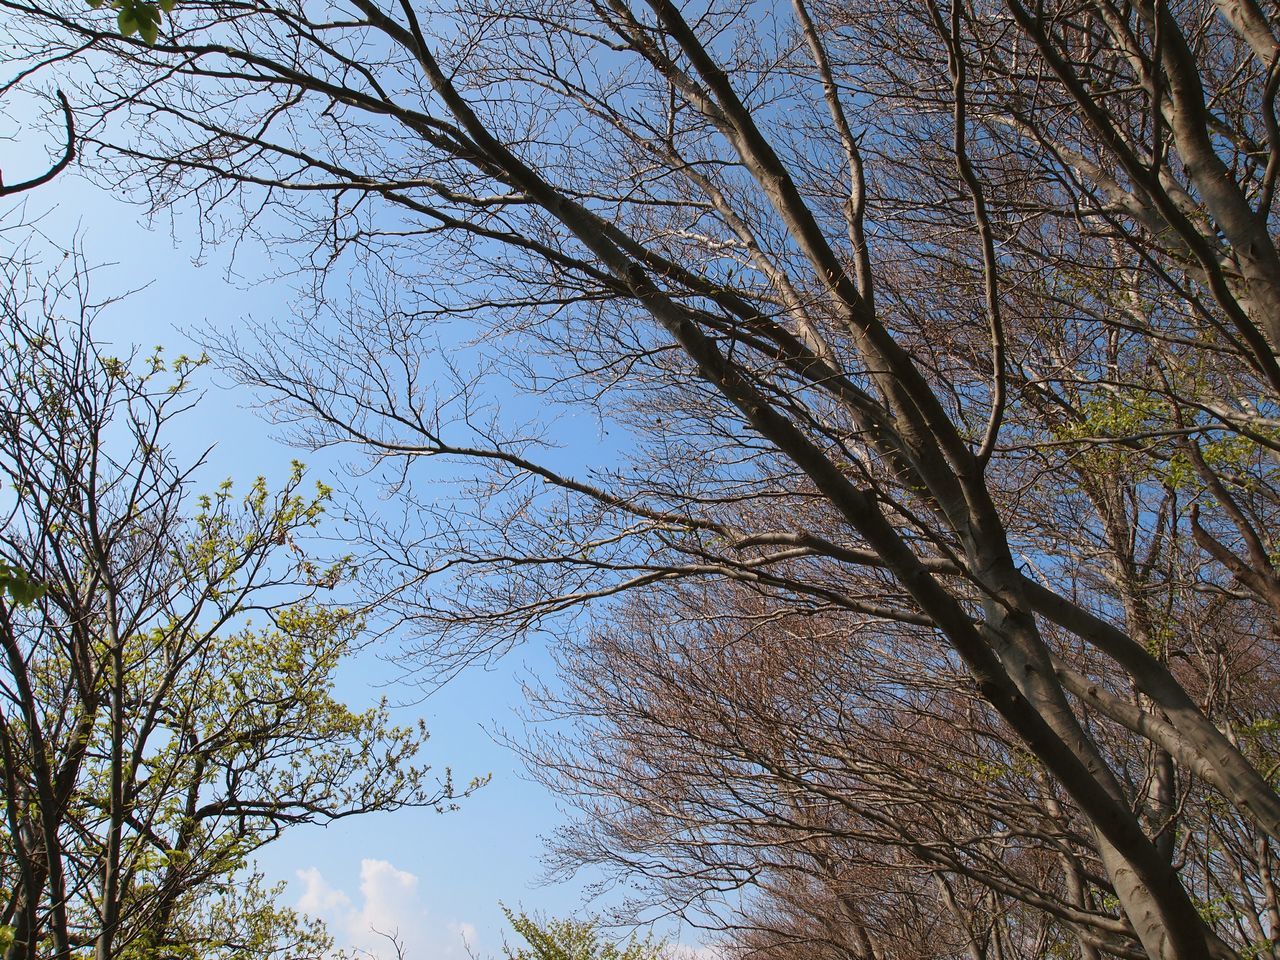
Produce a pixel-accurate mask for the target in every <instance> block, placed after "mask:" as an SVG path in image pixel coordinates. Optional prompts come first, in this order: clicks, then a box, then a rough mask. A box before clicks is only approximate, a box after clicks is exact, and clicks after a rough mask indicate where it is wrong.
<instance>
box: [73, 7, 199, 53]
mask: <svg viewBox="0 0 1280 960" xmlns="http://www.w3.org/2000/svg"><path fill="white" fill-rule="evenodd" d="M87 2H88V4H89V6H91V7H93V9H95V10H97V9H98V8H99V7H101V6H103V5H104V4H105V3H106V2H107V0H87ZM176 5H177V0H156V2H152V0H111V3H110V6H111V9H112V10H115V11H116V26H117V27H119V29H120V32H121V33H122V34H123V35H124V36H126V37H131V36H133V35H134V34H135V33H136V34H137V35H138V36H140V37H141V38H142V40H143V42H144V43H147V44H154V43H155V42H156V38H157V37H158V36H159V33H160V22H161V20H162V19H163V16H164V14H166V13H172V12H173V8H174V7H175V6H176Z"/></svg>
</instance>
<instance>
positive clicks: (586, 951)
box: [502, 907, 666, 960]
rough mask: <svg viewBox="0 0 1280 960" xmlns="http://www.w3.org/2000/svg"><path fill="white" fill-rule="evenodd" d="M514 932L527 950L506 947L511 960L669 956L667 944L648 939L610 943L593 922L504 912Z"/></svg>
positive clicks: (646, 959)
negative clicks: (541, 919) (666, 952)
mask: <svg viewBox="0 0 1280 960" xmlns="http://www.w3.org/2000/svg"><path fill="white" fill-rule="evenodd" d="M502 912H503V914H504V915H505V916H506V918H507V922H508V923H510V924H511V929H512V930H514V931H515V932H516V933H517V934H519V935H520V938H521V939H522V940H524V942H525V943H526V944H527V946H523V947H521V946H516V947H512V946H511V945H510V944H505V943H504V944H503V948H502V952H503V954H504V955H505V956H506V958H507V960H654V958H657V957H661V956H664V955H665V949H666V948H665V944H663V943H654V942H653V940H652V939H650V938H648V937H646V938H644V939H637V938H636V937H634V936H633V937H631V938H630V939H629V940H627V941H626V942H625V943H620V942H616V941H613V940H609V939H606V938H605V937H603V936H602V935H601V933H600V930H599V928H598V926H597V925H596V923H595V921H592V920H545V921H540V920H537V919H535V918H533V917H530V916H529V915H528V914H527V913H516V912H513V911H512V910H509V909H507V908H506V907H503V908H502Z"/></svg>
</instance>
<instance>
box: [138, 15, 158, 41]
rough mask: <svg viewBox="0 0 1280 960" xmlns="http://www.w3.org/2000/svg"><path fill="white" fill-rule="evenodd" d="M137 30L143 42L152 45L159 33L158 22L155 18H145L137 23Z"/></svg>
mask: <svg viewBox="0 0 1280 960" xmlns="http://www.w3.org/2000/svg"><path fill="white" fill-rule="evenodd" d="M138 32H139V33H140V34H141V35H142V42H143V43H145V44H147V45H149V46H150V45H154V44H155V42H156V37H157V35H158V34H159V24H158V23H157V22H156V21H155V20H147V21H145V22H143V23H141V24H139V26H138Z"/></svg>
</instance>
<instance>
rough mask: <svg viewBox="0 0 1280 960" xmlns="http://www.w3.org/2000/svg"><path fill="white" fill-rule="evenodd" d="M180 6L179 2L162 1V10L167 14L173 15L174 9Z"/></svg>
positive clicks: (171, 0) (172, 0) (174, 0)
mask: <svg viewBox="0 0 1280 960" xmlns="http://www.w3.org/2000/svg"><path fill="white" fill-rule="evenodd" d="M177 5H178V0H160V9H161V10H163V11H164V12H165V13H173V8H174V7H176V6H177Z"/></svg>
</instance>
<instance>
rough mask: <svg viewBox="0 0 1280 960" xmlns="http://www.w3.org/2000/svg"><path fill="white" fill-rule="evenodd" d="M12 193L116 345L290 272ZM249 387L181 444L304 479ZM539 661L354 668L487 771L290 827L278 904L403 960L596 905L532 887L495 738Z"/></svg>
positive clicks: (277, 859)
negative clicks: (420, 684)
mask: <svg viewBox="0 0 1280 960" xmlns="http://www.w3.org/2000/svg"><path fill="white" fill-rule="evenodd" d="M12 116H14V114H13V113H10V117H12ZM11 122H12V121H11ZM0 137H5V138H6V139H5V140H0V169H3V170H4V172H5V178H6V181H8V182H14V181H17V180H21V179H25V178H26V177H27V176H30V175H31V174H32V173H34V172H35V171H36V170H37V168H38V167H39V164H40V162H41V159H42V155H43V151H42V149H41V146H40V141H39V139H38V138H36V137H35V136H34V135H33V134H31V132H30V130H29V129H28V130H26V131H23V130H20V129H18V128H17V127H16V126H15V127H13V128H10V129H7V130H6V129H0ZM33 140H34V141H35V143H34V144H33V142H32V141H33ZM22 202H23V204H24V205H25V212H24V214H23V215H24V217H25V219H26V220H27V221H32V220H35V221H37V222H38V225H39V229H40V231H41V232H42V233H44V234H45V235H46V236H47V237H48V238H49V240H50V241H52V242H53V243H54V244H56V245H61V246H66V245H69V244H70V243H72V242H73V240H74V239H75V238H77V237H78V242H79V243H80V245H81V246H82V248H83V250H84V252H85V255H86V259H87V261H88V262H89V263H91V264H101V265H102V266H101V267H99V268H98V269H97V272H96V275H95V281H94V282H95V289H96V290H97V292H98V293H100V294H107V293H110V294H117V293H121V292H124V291H127V290H135V292H134V293H133V294H132V295H131V296H129V297H128V299H127V300H126V301H125V302H124V303H122V304H119V305H117V306H115V307H113V308H112V309H111V310H110V311H108V312H107V313H106V314H105V315H104V317H103V321H104V322H103V323H102V324H101V325H100V326H99V328H98V330H97V334H98V336H99V338H100V339H105V340H107V341H111V342H114V343H118V344H120V346H121V352H124V348H125V347H126V346H128V345H130V344H136V345H139V346H141V347H142V348H144V349H149V348H151V347H153V346H156V345H163V346H164V347H165V349H166V352H168V353H169V354H170V355H173V354H176V353H178V352H182V351H187V352H190V351H191V350H192V349H193V348H192V346H191V343H190V341H189V339H188V337H187V336H186V335H185V334H184V333H183V331H184V330H201V329H210V328H212V329H218V330H227V329H231V328H232V327H233V326H234V325H235V324H238V323H242V322H243V321H244V319H245V318H247V317H252V318H254V319H256V320H259V321H263V320H270V319H272V318H273V317H279V316H284V315H286V312H287V311H288V309H289V307H288V304H289V300H290V292H289V290H288V287H287V285H286V284H280V283H276V284H261V283H259V284H255V283H253V282H251V281H252V280H253V279H254V278H255V277H258V276H262V275H264V274H268V273H270V272H271V270H270V267H271V264H270V263H269V262H266V261H264V260H262V259H260V258H261V257H263V256H264V254H263V253H262V251H260V250H246V249H242V250H241V251H240V252H239V254H238V256H239V258H240V259H239V260H238V261H237V263H236V264H235V270H236V271H238V273H239V274H240V275H241V276H243V277H245V278H246V279H244V280H243V281H237V280H233V279H229V277H228V260H227V257H228V255H229V254H228V251H227V250H226V249H214V250H211V251H205V255H206V257H207V259H206V260H205V261H204V262H203V263H201V264H199V265H197V264H195V263H193V256H195V254H196V253H197V251H196V250H195V248H194V247H193V246H192V245H191V244H186V243H183V242H181V240H180V239H179V240H178V241H176V242H175V240H174V239H173V237H172V236H171V232H172V233H175V234H177V235H178V237H179V238H180V237H181V236H182V235H183V234H184V232H186V231H189V230H190V229H191V227H192V224H191V223H190V217H189V215H188V216H187V217H186V219H183V218H179V219H178V220H177V221H176V227H173V228H171V225H170V224H169V223H168V222H166V223H164V224H157V225H154V226H153V227H150V228H149V227H147V226H146V225H144V224H143V223H142V222H141V211H140V210H139V208H137V207H134V206H130V205H128V204H126V203H125V202H124V201H122V200H121V199H119V198H118V197H115V196H113V195H111V194H110V193H108V192H106V191H104V190H102V189H100V188H98V187H97V186H95V185H93V184H91V183H89V182H88V181H86V180H84V179H82V178H80V177H79V176H78V175H76V174H75V173H74V171H72V172H69V173H68V174H66V175H64V176H62V177H61V178H59V179H58V180H56V181H54V182H53V183H51V184H49V185H48V186H46V187H44V188H41V189H40V190H38V191H35V192H33V193H30V194H27V195H26V196H25V198H24V199H23V201H22ZM11 206H12V204H11ZM6 209H8V208H6ZM250 399H251V398H249V397H247V396H246V395H244V394H243V392H240V391H237V390H234V389H232V388H230V387H229V386H228V385H227V383H226V382H225V378H219V377H217V375H216V374H215V375H214V376H213V377H212V378H211V383H210V386H209V389H208V393H207V395H206V397H205V399H204V400H203V401H202V404H201V406H200V407H199V409H198V410H197V411H196V412H195V413H194V414H193V415H190V416H188V418H187V420H186V426H187V428H188V429H190V430H191V432H190V433H189V434H182V435H178V436H174V437H171V438H170V439H171V441H172V442H173V443H174V445H175V446H176V447H177V448H178V452H179V453H182V454H190V453H195V452H197V451H198V450H200V449H202V448H203V447H204V446H206V445H208V444H209V443H214V444H216V445H217V446H216V448H215V449H214V451H213V452H212V454H211V455H210V466H209V470H208V474H209V477H210V479H211V482H213V483H216V482H217V479H220V478H222V477H227V476H230V477H234V478H236V479H237V480H238V481H240V482H241V483H248V482H250V481H251V480H252V478H253V477H255V476H257V475H259V474H264V475H266V476H267V477H268V478H269V479H270V478H274V479H277V480H278V479H280V478H282V477H283V476H284V475H285V474H286V473H287V470H288V464H289V462H290V461H291V460H292V459H293V458H295V457H300V458H301V459H303V460H304V462H308V464H309V466H310V468H311V472H312V474H313V475H317V476H320V477H323V476H325V474H326V473H328V472H331V471H332V470H333V469H334V465H333V463H331V462H329V463H326V462H325V460H324V459H323V458H317V457H315V456H313V455H308V454H300V453H299V451H297V450H293V449H290V448H289V447H287V446H285V445H283V444H281V443H279V442H276V441H275V440H273V439H272V438H271V430H270V427H269V426H268V425H267V424H265V423H264V422H262V421H261V420H260V419H259V418H258V417H257V415H256V414H255V413H254V412H253V411H252V410H251V409H249V401H250ZM592 442H593V443H594V442H595V441H594V440H593V441H592ZM587 449H591V447H587ZM392 642H394V641H392ZM381 652H382V653H384V654H385V653H389V652H393V647H384V648H383V650H382V651H381ZM546 669H547V663H546V656H545V653H544V652H542V651H540V650H539V649H538V648H537V647H536V646H527V647H524V648H521V649H519V650H517V651H516V652H515V653H514V654H512V655H510V656H508V657H507V658H506V659H505V660H503V661H502V662H501V663H500V664H498V665H497V666H496V667H495V668H494V669H491V670H483V669H472V670H471V671H470V672H468V673H466V674H464V675H463V676H461V677H459V678H458V679H456V680H454V681H452V682H451V683H450V684H448V685H446V686H445V687H444V688H443V689H442V690H440V691H438V692H437V693H435V694H433V695H432V696H431V697H430V698H428V699H426V700H419V698H420V692H419V691H416V690H413V689H403V688H400V689H397V688H394V687H392V688H390V689H387V688H385V687H384V686H383V684H384V682H385V681H386V680H387V679H388V678H389V677H390V676H391V675H392V674H393V671H392V670H391V669H390V668H389V667H388V665H387V664H386V663H385V662H384V661H383V660H381V659H379V657H377V656H364V657H361V658H360V659H359V660H358V661H356V662H353V663H351V664H349V665H348V666H347V667H346V668H345V671H344V673H343V675H342V678H341V686H342V689H343V690H344V692H345V694H346V695H347V696H348V697H349V698H350V699H351V700H352V701H354V702H355V703H357V704H358V703H360V702H361V701H368V700H371V699H373V698H375V697H377V696H379V695H380V694H382V693H386V694H387V695H389V696H390V697H391V698H392V699H393V700H397V699H398V700H402V701H410V700H419V702H417V703H415V704H411V705H407V706H403V707H401V708H399V711H400V712H399V715H398V719H400V720H401V721H403V722H408V721H410V720H413V719H416V718H417V717H419V716H421V717H423V718H425V720H426V721H427V723H428V726H429V729H430V730H431V731H432V740H431V743H430V745H429V748H428V759H429V761H430V762H431V763H432V764H433V765H435V766H437V767H443V766H446V765H447V766H450V767H452V768H453V770H454V773H455V777H456V779H457V780H458V781H459V782H465V781H467V780H468V779H469V778H471V777H472V776H475V775H482V774H489V773H491V774H492V775H493V780H492V782H491V783H490V784H489V785H488V786H486V787H484V788H483V789H482V790H481V791H479V792H478V793H477V794H476V795H475V796H474V797H472V798H471V799H469V800H466V801H464V803H463V805H462V809H461V810H460V811H458V812H454V813H449V814H445V815H439V814H436V813H435V812H433V811H402V812H399V813H395V814H386V815H380V816H372V817H367V818H355V819H348V820H345V821H341V822H339V823H337V824H335V825H333V826H331V827H328V828H325V829H319V828H301V829H297V830H295V831H294V832H293V833H291V834H287V835H286V836H285V837H284V838H283V839H282V840H281V841H279V842H278V843H277V844H275V845H273V846H272V847H270V848H268V849H267V850H266V851H265V852H264V856H262V857H261V859H260V865H261V867H262V869H263V870H264V872H265V873H266V875H267V877H268V879H270V880H273V881H287V882H288V884H289V886H288V890H287V892H286V894H285V898H284V899H285V902H286V903H290V904H294V905H300V906H302V907H303V908H305V909H307V910H309V911H311V912H313V913H316V914H318V915H320V916H322V917H324V918H325V919H326V921H327V922H328V923H329V925H330V928H331V932H333V933H334V935H335V937H336V938H337V940H338V942H339V944H342V945H348V946H355V947H361V948H365V949H369V950H375V951H376V950H377V947H378V939H377V937H376V936H374V935H372V934H371V933H370V930H369V928H370V927H371V926H376V927H378V928H380V929H388V928H392V929H398V930H399V931H400V933H401V936H402V937H403V939H404V941H405V944H406V946H407V947H408V957H409V958H410V960H455V958H456V960H465V957H466V953H465V951H464V947H463V940H464V938H465V939H466V941H467V942H468V943H469V945H470V946H471V948H472V949H473V950H474V951H475V952H476V954H477V955H478V956H479V957H482V958H483V957H489V956H497V955H499V953H500V948H501V944H502V935H503V929H504V927H505V922H504V921H503V918H502V916H501V913H500V910H499V906H498V904H499V901H502V902H505V903H506V904H508V905H510V906H513V907H517V908H523V909H526V910H529V911H537V912H543V913H547V914H550V915H556V916H566V915H582V914H584V913H588V912H592V911H593V909H598V908H599V906H600V905H594V906H593V905H591V904H585V903H584V901H583V894H582V887H583V884H582V883H581V882H576V883H568V884H559V885H556V886H547V885H540V884H539V883H538V880H539V877H540V876H541V865H540V863H539V853H540V850H541V840H540V838H541V837H542V836H543V835H545V834H547V833H548V832H549V831H551V830H552V829H554V827H555V826H556V825H557V823H559V822H560V820H561V817H560V814H559V813H558V812H557V808H556V804H555V801H554V799H553V798H552V797H551V796H549V795H548V794H547V792H546V791H544V790H543V789H542V788H540V787H538V786H537V785H535V784H533V783H531V782H530V781H528V780H527V779H525V778H524V776H523V774H522V772H521V770H520V767H519V762H518V760H517V759H516V758H515V757H514V756H513V755H512V754H511V753H510V752H509V751H508V750H507V749H506V748H505V747H503V746H501V745H499V744H498V743H497V742H495V740H494V739H493V737H492V736H491V731H493V730H495V729H501V728H508V729H509V728H511V727H513V726H514V725H516V724H518V720H517V718H516V716H515V712H514V711H515V709H516V707H517V706H518V704H519V700H520V679H521V678H522V677H523V676H527V675H528V674H530V673H538V672H540V671H545V670H546ZM660 932H661V933H663V934H666V935H671V934H672V933H673V931H670V930H663V931H660ZM685 939H687V940H690V941H692V940H694V939H696V938H694V937H693V936H692V935H691V934H686V937H685ZM382 954H383V956H386V955H387V953H386V951H385V949H384V950H383V951H382Z"/></svg>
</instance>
